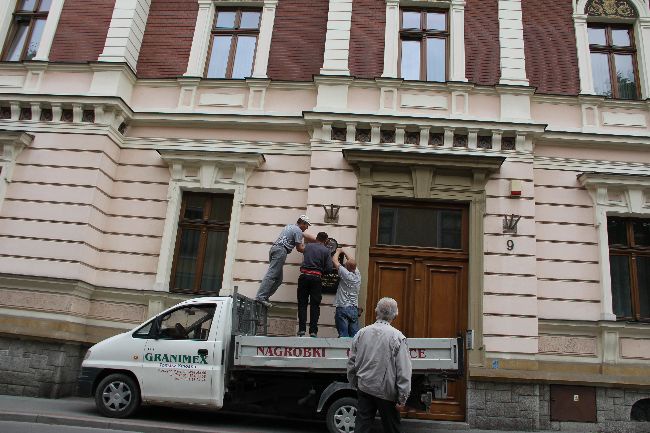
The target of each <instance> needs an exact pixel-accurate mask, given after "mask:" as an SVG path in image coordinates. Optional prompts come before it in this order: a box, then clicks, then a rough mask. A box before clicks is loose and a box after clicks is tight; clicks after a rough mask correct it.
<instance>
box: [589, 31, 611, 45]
mask: <svg viewBox="0 0 650 433" xmlns="http://www.w3.org/2000/svg"><path fill="white" fill-rule="evenodd" d="M587 33H588V35H589V44H590V45H607V40H606V39H605V29H604V28H601V29H599V28H593V27H589V28H588V29H587Z"/></svg>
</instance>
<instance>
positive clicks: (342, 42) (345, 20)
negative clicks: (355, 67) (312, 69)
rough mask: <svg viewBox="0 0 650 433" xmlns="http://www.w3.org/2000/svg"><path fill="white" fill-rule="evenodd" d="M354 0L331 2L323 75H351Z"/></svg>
mask: <svg viewBox="0 0 650 433" xmlns="http://www.w3.org/2000/svg"><path fill="white" fill-rule="evenodd" d="M351 26H352V0H329V11H328V13H327V33H326V34H325V53H324V54H323V67H322V68H321V70H320V73H321V75H350V69H349V67H348V57H349V55H350V29H351Z"/></svg>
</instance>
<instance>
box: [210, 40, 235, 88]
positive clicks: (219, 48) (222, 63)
mask: <svg viewBox="0 0 650 433" xmlns="http://www.w3.org/2000/svg"><path fill="white" fill-rule="evenodd" d="M231 40H232V36H215V37H214V40H213V42H212V55H211V56H210V64H209V66H208V78H225V77H226V68H227V67H228V55H229V53H230V42H231Z"/></svg>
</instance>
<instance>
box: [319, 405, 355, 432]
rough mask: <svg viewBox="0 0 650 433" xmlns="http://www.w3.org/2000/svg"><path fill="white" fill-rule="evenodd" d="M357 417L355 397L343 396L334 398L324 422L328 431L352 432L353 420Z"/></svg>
mask: <svg viewBox="0 0 650 433" xmlns="http://www.w3.org/2000/svg"><path fill="white" fill-rule="evenodd" d="M356 417H357V399H356V398H354V397H343V398H339V399H338V400H336V401H335V402H334V403H332V405H331V406H330V408H329V409H327V415H326V417H325V422H326V423H327V429H328V430H329V432H330V433H354V420H355V419H356Z"/></svg>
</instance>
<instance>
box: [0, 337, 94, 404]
mask: <svg viewBox="0 0 650 433" xmlns="http://www.w3.org/2000/svg"><path fill="white" fill-rule="evenodd" d="M86 349H87V347H85V346H83V345H81V344H73V343H61V342H46V341H39V340H28V339H19V338H13V337H0V394H5V395H19V396H25V397H46V398H59V397H66V396H71V395H75V394H76V390H77V376H78V375H79V371H80V369H81V361H82V360H83V356H84V353H85V351H86Z"/></svg>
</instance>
